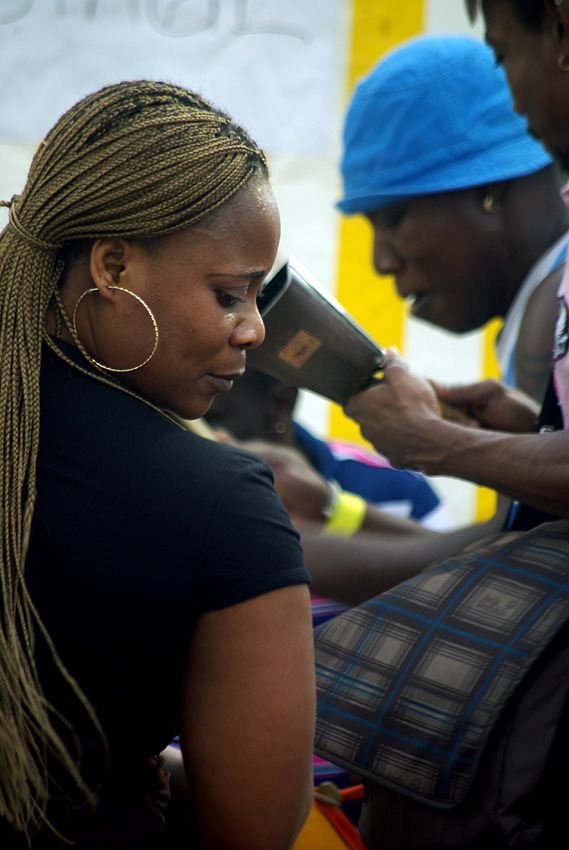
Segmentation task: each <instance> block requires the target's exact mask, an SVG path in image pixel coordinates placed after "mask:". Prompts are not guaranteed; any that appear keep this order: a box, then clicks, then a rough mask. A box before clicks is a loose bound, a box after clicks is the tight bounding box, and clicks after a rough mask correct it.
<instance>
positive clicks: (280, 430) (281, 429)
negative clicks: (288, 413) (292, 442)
mask: <svg viewBox="0 0 569 850" xmlns="http://www.w3.org/2000/svg"><path fill="white" fill-rule="evenodd" d="M275 431H276V432H277V434H285V433H286V423H285V422H277V424H276V425H275Z"/></svg>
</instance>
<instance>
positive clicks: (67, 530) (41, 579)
mask: <svg viewBox="0 0 569 850" xmlns="http://www.w3.org/2000/svg"><path fill="white" fill-rule="evenodd" d="M61 347H62V349H64V350H65V353H66V354H67V355H68V356H70V357H72V358H74V359H76V360H78V362H81V363H82V365H84V361H83V360H82V358H81V357H80V355H79V354H78V353H77V352H76V351H75V349H73V348H72V347H71V346H67V345H65V344H63V343H62V344H61ZM308 581H309V576H308V573H307V571H306V568H305V566H304V563H303V559H302V553H301V549H300V544H299V540H298V535H297V533H296V531H295V530H294V529H293V528H292V526H291V523H290V520H289V517H288V514H287V513H286V511H285V509H284V507H283V505H282V503H281V502H280V500H279V498H278V496H277V495H276V492H275V490H274V487H273V483H272V472H271V470H270V468H269V467H268V465H267V464H265V462H264V461H261V460H260V459H258V458H255V457H254V456H253V455H251V454H249V453H247V452H244V451H241V450H238V449H234V448H231V447H228V446H222V445H219V444H217V443H215V442H213V441H211V440H207V439H204V438H202V437H199V436H197V435H195V434H193V433H191V432H188V431H186V430H183V429H182V428H180V427H179V426H178V425H176V424H174V423H172V422H170V421H168V420H167V419H166V418H164V417H163V416H162V415H161V414H160V413H158V412H157V411H155V410H154V409H152V408H151V407H150V406H148V405H146V404H145V403H144V402H141V401H140V400H138V399H135V398H133V397H131V396H128V395H127V394H125V393H123V392H122V391H120V390H117V389H115V388H112V387H109V386H107V385H105V384H103V383H101V382H99V381H97V380H94V379H93V378H92V377H90V376H88V375H82V374H80V373H79V372H78V371H77V370H76V369H74V368H72V367H70V366H68V365H67V364H66V363H64V362H63V361H62V360H61V359H60V358H59V357H58V356H57V355H55V354H54V353H53V352H51V351H50V350H48V349H47V348H46V349H45V351H44V357H43V363H42V383H41V431H40V451H39V458H38V466H37V501H36V507H35V512H34V519H33V528H32V535H31V542H30V548H29V554H28V563H27V584H28V587H29V590H30V593H31V596H32V599H33V601H34V603H35V604H36V606H37V608H38V610H39V613H40V616H41V618H42V620H43V622H44V624H45V626H46V627H47V630H48V632H49V634H50V635H51V637H52V639H53V642H54V644H55V646H56V648H57V651H58V653H59V655H60V658H61V660H62V661H63V663H64V664H65V666H66V667H67V669H68V670H69V672H70V673H71V674H72V675H73V676H74V677H75V678H76V679H77V681H78V683H79V684H80V686H81V687H82V689H83V690H84V692H85V694H86V695H87V697H88V698H89V699H90V701H91V703H92V704H93V706H94V707H95V709H96V711H97V714H98V716H99V719H100V721H101V723H102V725H103V728H104V730H105V732H106V734H107V736H108V738H109V741H110V742H111V744H112V745H113V746H118V747H119V748H120V749H121V750H124V751H125V752H132V753H135V754H138V755H149V754H152V753H156V752H158V751H159V750H161V749H162V748H163V747H164V746H166V745H167V744H168V743H169V741H170V740H171V737H172V735H173V734H174V733H175V731H176V723H177V706H178V696H179V690H180V684H181V676H182V672H183V667H184V661H185V656H186V651H187V647H188V641H189V638H190V636H191V634H192V630H193V629H194V626H195V623H196V621H197V619H198V617H199V616H200V614H201V613H202V612H204V611H210V610H214V609H219V608H223V607H226V606H229V605H233V604H236V603H238V602H241V601H243V600H245V599H248V598H252V597H254V596H258V595H260V594H263V593H266V592H269V591H271V590H274V589H277V588H280V587H283V586H287V585H290V584H297V583H304V582H308ZM41 646H42V642H41V640H40V641H39V643H38V658H39V664H40V675H42V676H43V682H42V683H43V685H44V688H45V690H46V693H47V695H48V696H49V697H50V698H51V699H53V701H54V703H55V705H56V706H57V707H58V708H60V709H61V710H62V711H63V713H64V714H65V715H66V716H68V715H71V719H72V721H73V722H74V724H78V725H79V726H80V725H81V717H82V716H83V715H82V713H81V712H79V713H76V711H75V709H74V708H73V707H72V706H75V701H74V700H68V699H67V697H66V696H65V693H66V690H65V688H64V687H62V685H61V680H60V677H59V676H56V675H53V676H52V671H51V667H49V664H48V662H47V661H46V660H45V659H46V658H47V657H48V656H47V654H46V655H45V656H44V654H43V652H42V649H41ZM48 670H49V671H51V672H48ZM79 731H81V729H79Z"/></svg>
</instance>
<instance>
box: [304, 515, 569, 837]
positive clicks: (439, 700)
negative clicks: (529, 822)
mask: <svg viewBox="0 0 569 850" xmlns="http://www.w3.org/2000/svg"><path fill="white" fill-rule="evenodd" d="M568 623H569V522H566V521H556V522H551V523H545V524H543V525H541V526H539V527H537V528H535V529H532V530H531V531H529V532H508V533H502V534H500V535H498V536H496V537H493V538H488V539H486V541H484V543H483V544H482V545H481V544H477V546H476V547H471V548H470V549H469V550H465V551H464V552H462V553H460V554H459V555H457V556H455V557H452V558H450V559H448V560H446V561H444V562H442V563H441V564H438V565H436V566H433V567H431V568H429V569H427V570H426V571H424V572H423V573H421V574H420V575H418V576H416V577H414V578H412V579H410V580H408V581H406V582H404V583H403V584H401V585H398V586H397V587H395V588H393V589H392V590H390V591H388V592H385V593H382V594H380V595H379V596H377V597H375V598H374V599H371V600H369V601H368V602H366V603H364V604H362V605H359V606H357V607H356V608H353V609H351V610H349V611H348V612H346V613H345V614H342V615H341V616H339V617H337V618H336V619H334V620H331V621H330V622H328V623H326V624H325V625H324V626H322V627H321V628H320V629H318V630H317V631H316V633H315V647H316V675H317V729H316V743H315V752H316V753H317V754H318V755H320V756H322V757H323V758H326V759H329V760H330V761H332V762H334V763H336V764H339V765H341V766H342V767H345V768H347V769H348V770H351V771H353V772H354V773H356V774H359V775H361V776H362V777H364V778H366V779H368V780H371V781H372V782H374V783H379V784H380V785H382V786H385V787H387V788H389V789H392V790H395V791H397V792H399V793H400V794H404V795H406V796H408V797H411V798H413V799H416V800H419V801H421V802H423V803H427V804H428V805H429V806H435V807H438V808H445V807H447V808H448V807H452V806H456V804H458V803H460V801H461V800H463V798H464V797H465V795H466V794H467V791H468V789H469V787H470V785H471V783H472V781H473V777H474V774H475V771H476V769H477V765H478V763H479V761H480V758H481V755H482V753H483V751H484V748H485V745H486V743H487V741H488V738H489V736H490V735H491V733H492V730H493V728H494V727H495V725H496V723H497V721H498V719H499V718H500V716H501V715H502V713H503V712H504V709H505V707H506V706H507V705H508V703H509V702H510V701H511V699H512V696H513V695H514V694H515V692H516V689H518V688H519V686H520V684H521V683H522V682H523V681H524V678H525V677H527V676H528V672H529V671H531V670H532V667H534V665H535V667H538V666H539V665H538V664H537V663H536V662H538V660H539V659H540V657H542V656H543V655H544V653H547V651H548V647H550V646H551V645H552V643H554V642H555V638H556V636H559V635H560V633H561V632H562V630H563V627H564V626H565V625H566V624H568ZM564 633H569V629H565V632H564ZM563 640H564V644H567V643H568V641H567V640H566V639H565V638H563ZM563 665H569V653H568V658H567V660H565V659H564V660H563ZM559 669H561V671H562V672H561V674H560V673H559ZM559 669H558V670H557V672H556V673H555V676H556V677H557V678H556V679H554V681H553V684H552V685H551V686H550V692H551V695H552V696H551V700H552V701H555V706H556V707H555V709H554V713H555V712H558V711H560V708H559V707H560V706H563V705H564V704H565V700H566V697H567V693H568V691H569V675H566V673H565V671H564V667H563V666H561V667H560V668H559ZM568 672H569V671H568ZM547 698H548V697H547ZM547 698H546V695H545V694H544V696H543V699H544V700H546V699H547ZM539 699H541V696H539ZM532 711H533V712H534V714H535V706H534V708H533V709H532ZM552 711H553V709H552ZM530 718H531V714H530ZM556 722H557V721H556V719H555V718H554V717H552V718H549V719H548V720H547V728H549V727H550V726H552V727H553V732H552V733H551V735H553V734H554V732H555V723H556ZM540 734H541V733H540ZM548 735H549V731H548V732H547V734H543V735H542V737H541V738H540V739H539V741H537V743H536V745H537V746H540V747H542V748H546V750H547V747H548V746H551V736H549V737H548ZM518 749H519V747H518ZM546 758H547V751H546V752H545V753H544V755H543V760H541V761H539V760H536V759H533V763H534V764H535V770H541V768H540V767H538V761H539V764H540V765H541V764H543V763H544V760H545V759H546ZM516 772H517V769H516ZM528 781H529V780H528ZM532 781H533V780H532ZM378 846H381V845H378ZM389 846H390V845H389ZM397 846H399V845H397ZM402 846H403V845H402ZM409 846H412V844H411V843H409ZM413 846H414V845H413ZM425 846H427V845H425ZM429 846H430V845H429ZM435 846H455V845H454V844H452V845H451V844H448V845H447V844H444V845H443V844H438V845H435ZM456 846H461V845H460V844H459V843H457V844H456ZM468 846H476V845H470V844H469V845H468ZM486 846H488V847H489V846H494V845H491V844H490V843H488V844H486ZM500 846H501V845H500ZM504 846H506V845H504ZM507 846H510V845H507ZM516 846H517V845H516Z"/></svg>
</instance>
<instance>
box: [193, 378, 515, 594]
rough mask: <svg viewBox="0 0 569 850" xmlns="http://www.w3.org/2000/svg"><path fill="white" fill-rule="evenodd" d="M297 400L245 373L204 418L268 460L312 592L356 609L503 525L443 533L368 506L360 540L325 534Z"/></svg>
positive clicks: (276, 384)
mask: <svg viewBox="0 0 569 850" xmlns="http://www.w3.org/2000/svg"><path fill="white" fill-rule="evenodd" d="M297 395H298V390H297V389H295V388H294V387H289V386H285V385H284V384H282V383H281V382H280V381H277V380H275V379H273V378H270V377H269V376H267V375H263V374H262V373H258V372H256V371H254V370H247V371H246V372H245V375H244V376H243V378H241V379H240V381H239V382H238V383H237V384H236V385H235V387H234V388H233V389H232V391H231V392H230V393H227V394H224V395H223V396H218V397H217V399H216V400H215V401H214V402H213V404H212V406H211V408H210V410H209V411H208V414H207V417H206V418H207V420H208V421H209V423H210V424H211V425H212V426H213V427H214V428H220V427H223V429H225V430H224V431H223V432H222V433H221V435H220V438H221V439H223V440H226V441H228V442H232V443H234V442H235V441H236V440H235V438H236V437H237V438H239V439H240V440H241V441H242V442H241V443H240V445H241V446H242V447H243V448H247V449H248V450H250V451H254V452H255V453H257V454H259V455H261V456H262V457H264V458H265V460H267V462H268V463H270V465H271V467H272V469H273V473H274V476H275V483H276V487H277V490H278V492H279V495H280V497H281V499H282V500H283V502H284V504H285V506H286V508H287V510H288V511H289V513H290V515H291V518H292V519H293V521H294V523H295V525H296V527H297V528H298V530H299V531H300V532H301V538H302V546H303V551H304V556H305V561H306V564H307V566H308V569H309V570H310V573H311V576H312V591H313V592H314V593H317V594H320V595H323V596H329V597H333V598H335V599H339V600H341V601H342V602H345V603H346V604H349V605H355V604H358V603H359V602H363V601H364V600H365V599H368V598H369V597H370V596H374V595H375V594H376V593H380V592H381V591H382V590H386V589H387V588H389V587H392V586H393V585H394V584H397V583H398V582H400V581H403V580H405V579H406V578H410V577H411V576H413V575H415V574H416V573H417V572H419V571H420V570H421V569H423V568H424V567H425V566H426V565H427V564H429V563H431V562H433V561H436V560H439V559H441V558H443V557H447V556H450V555H451V554H454V553H455V552H459V551H460V550H461V549H463V548H464V546H466V545H468V544H469V543H471V542H473V541H474V540H477V539H478V538H480V537H481V536H484V535H485V534H489V533H491V532H492V531H495V530H497V529H498V528H499V527H500V524H501V522H502V518H501V517H496V518H494V519H493V520H492V521H491V522H490V523H487V524H484V525H477V526H471V527H467V528H462V529H458V530H456V531H453V532H449V533H441V532H436V531H432V530H431V529H428V528H425V527H424V526H422V525H420V524H419V523H417V522H415V521H413V520H409V519H406V518H404V517H398V516H395V515H393V514H389V513H386V512H384V511H382V510H380V509H379V508H376V507H374V506H372V505H368V508H367V512H366V516H365V520H364V523H363V527H362V530H361V531H360V532H358V533H357V534H356V535H354V536H353V537H349V538H338V537H335V536H329V535H323V534H322V519H323V518H322V508H323V506H324V504H325V501H326V497H327V487H326V484H325V482H324V479H323V478H322V476H321V475H320V474H319V473H318V472H316V470H314V469H313V467H312V466H311V465H310V464H309V462H308V460H307V459H306V458H305V457H304V455H303V454H302V452H301V451H300V448H299V447H298V445H297V444H296V440H295V438H294V427H293V422H292V414H293V410H294V405H295V402H296V398H297ZM276 426H278V430H277V427H276ZM283 426H284V430H283ZM279 431H280V432H281V433H279ZM229 432H231V433H229ZM218 434H219V432H218ZM378 532H381V536H380V537H379V536H378Z"/></svg>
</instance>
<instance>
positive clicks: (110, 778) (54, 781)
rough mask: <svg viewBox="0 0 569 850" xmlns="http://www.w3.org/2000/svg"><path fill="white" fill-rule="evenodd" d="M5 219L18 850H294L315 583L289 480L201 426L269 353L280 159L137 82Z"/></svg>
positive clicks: (1, 725)
mask: <svg viewBox="0 0 569 850" xmlns="http://www.w3.org/2000/svg"><path fill="white" fill-rule="evenodd" d="M4 205H5V206H9V223H8V224H7V226H6V228H5V229H4V231H3V232H2V235H1V236H0V351H1V352H2V354H1V360H0V366H1V369H0V396H1V398H2V404H1V405H0V428H1V429H2V433H1V440H2V451H3V457H2V463H1V464H0V469H1V473H0V475H1V500H2V501H1V507H0V511H1V517H2V519H1V523H2V529H1V549H0V559H1V560H0V580H1V591H0V592H1V594H2V609H1V616H0V846H2V848H7V847H12V846H13V847H27V846H31V847H34V848H35V847H38V848H51V847H65V846H69V842H72V844H73V846H75V847H77V848H99V847H105V848H106V850H111V848H121V850H128V848H139V847H140V848H142V847H144V848H147V847H148V848H149V847H153V848H154V847H156V848H166V847H173V846H196V845H197V846H199V847H203V848H220V850H221V848H223V849H225V848H228V850H229V848H231V850H237V849H238V848H253V847H254V848H257V849H258V850H263V848H267V850H269V848H270V850H278V848H287V847H289V846H290V845H291V843H292V842H293V840H294V837H295V836H296V834H297V833H298V831H299V830H300V828H301V826H302V823H303V820H304V818H305V816H306V814H307V811H308V808H309V806H310V802H311V750H312V735H313V716H314V704H313V703H314V682H313V658H312V635H311V620H310V604H309V596H308V588H307V583H308V581H309V576H308V574H307V572H306V569H305V566H304V563H303V560H302V555H301V551H300V547H299V543H298V537H297V535H296V532H295V531H294V530H293V529H292V526H291V525H290V522H289V520H288V516H287V514H286V511H285V510H284V508H283V506H282V504H281V503H280V501H279V499H278V497H277V496H276V493H275V491H274V488H273V484H272V478H271V473H270V470H269V468H268V466H266V465H265V464H264V462H263V461H261V460H259V459H257V458H255V457H254V456H252V455H250V454H249V453H246V452H243V451H241V450H238V449H235V448H232V447H228V446H223V445H219V444H217V443H215V442H214V441H210V440H207V439H204V438H203V437H200V436H198V435H197V434H196V433H193V432H191V431H188V429H187V427H184V422H183V420H188V419H195V418H198V417H201V416H202V415H203V414H204V413H205V412H206V410H207V409H208V407H209V405H210V403H211V401H212V400H213V398H214V396H215V395H216V394H217V393H218V392H223V391H227V390H228V389H230V388H231V386H232V383H233V381H234V380H235V379H237V378H238V377H239V375H240V374H242V372H243V370H244V367H245V359H246V352H247V350H248V349H250V348H253V347H255V346H257V345H259V344H260V343H261V342H262V340H263V336H264V329H263V324H262V321H261V318H260V316H259V314H258V312H257V308H256V296H257V294H258V292H259V289H260V287H261V285H262V282H263V279H264V277H265V275H266V274H267V272H268V271H269V270H270V268H271V266H272V264H273V260H274V257H275V253H276V249H277V244H278V239H279V219H278V212H277V209H276V204H275V200H274V196H273V194H272V192H271V189H270V185H269V182H268V174H267V165H266V161H265V158H264V155H263V153H262V152H261V151H260V150H259V149H258V147H257V146H256V145H255V143H254V142H253V141H252V140H251V139H250V138H249V137H248V136H247V134H246V133H245V132H244V131H243V130H242V129H241V128H240V127H239V126H237V125H236V124H234V123H233V122H232V121H231V119H230V118H229V117H228V116H227V115H225V114H224V113H222V112H220V111H218V110H216V109H214V108H213V107H212V106H211V105H210V104H209V103H207V102H206V101H205V100H203V99H202V98H200V97H198V96H197V95H195V94H193V93H192V92H189V91H187V90H185V89H182V88H178V87H176V86H172V85H168V84H165V83H157V82H149V81H138V82H126V83H120V84H117V85H113V86H109V87H107V88H104V89H102V90H101V91H99V92H96V93H95V94H92V95H89V96H88V97H86V98H84V99H83V100H82V101H80V102H79V103H78V104H76V105H75V106H74V107H72V108H71V109H70V110H69V111H68V112H67V113H66V114H65V115H64V116H63V117H62V118H61V119H60V120H59V121H58V122H57V124H56V125H55V126H54V128H53V129H52V130H51V131H50V132H49V133H48V135H47V136H46V138H45V140H44V141H43V142H42V144H41V145H40V146H39V148H38V151H37V153H36V155H35V157H34V160H33V162H32V165H31V168H30V172H29V175H28V180H27V183H26V186H25V188H24V190H23V192H22V194H21V195H20V196H15V197H14V198H12V201H11V202H10V203H7V202H5V203H4ZM174 734H179V735H180V740H181V750H182V755H183V762H184V774H185V777H184V778H185V780H186V781H187V785H188V788H189V792H190V795H189V797H188V799H191V803H190V804H188V806H187V808H186V810H185V811H184V818H183V820H184V829H185V833H184V835H185V839H184V841H183V842H182V843H181V844H178V843H176V841H179V840H180V838H179V837H178V838H176V834H175V830H174V829H173V827H172V821H173V818H172V817H171V815H170V812H169V809H168V801H169V797H170V788H169V776H168V773H167V772H166V770H165V769H164V765H163V758H162V757H161V756H160V753H161V751H162V750H164V748H165V747H166V746H167V744H168V742H169V741H170V740H171V739H172V736H173V735H174ZM268 751H270V753H271V759H270V763H269V762H268V760H267V759H266V758H265V754H266V752H268Z"/></svg>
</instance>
